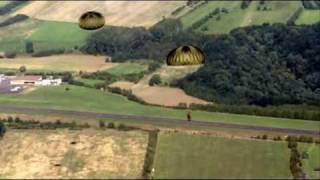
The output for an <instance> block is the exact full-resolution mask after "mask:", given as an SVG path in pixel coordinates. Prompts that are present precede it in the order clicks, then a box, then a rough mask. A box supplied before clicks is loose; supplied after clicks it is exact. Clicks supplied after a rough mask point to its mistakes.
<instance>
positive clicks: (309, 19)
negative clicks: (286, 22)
mask: <svg viewBox="0 0 320 180" xmlns="http://www.w3.org/2000/svg"><path fill="white" fill-rule="evenodd" d="M318 22H320V10H304V11H303V12H302V14H301V15H300V16H299V18H298V19H297V21H296V24H314V23H318Z"/></svg>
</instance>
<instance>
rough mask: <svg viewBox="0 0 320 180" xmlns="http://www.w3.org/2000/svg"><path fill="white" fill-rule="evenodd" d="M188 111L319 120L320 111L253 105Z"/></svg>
mask: <svg viewBox="0 0 320 180" xmlns="http://www.w3.org/2000/svg"><path fill="white" fill-rule="evenodd" d="M189 108H190V109H193V110H204V111H210V112H226V113H234V114H247V115H256V116H270V117H281V118H290V119H305V120H320V111H319V110H317V109H316V108H313V107H312V106H303V105H301V106H298V105H295V106H287V105H284V106H267V107H259V106H254V105H225V104H219V105H215V104H207V105H202V104H193V103H192V104H190V106H189Z"/></svg>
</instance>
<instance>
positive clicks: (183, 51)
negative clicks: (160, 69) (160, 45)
mask: <svg viewBox="0 0 320 180" xmlns="http://www.w3.org/2000/svg"><path fill="white" fill-rule="evenodd" d="M204 62H205V60H204V54H203V52H202V51H201V50H200V49H199V48H197V47H193V46H182V47H178V48H176V49H174V50H172V51H171V52H170V53H169V54H168V56H167V64H168V66H182V65H196V64H204Z"/></svg>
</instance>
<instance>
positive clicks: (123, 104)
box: [0, 86, 320, 130]
mask: <svg viewBox="0 0 320 180" xmlns="http://www.w3.org/2000/svg"><path fill="white" fill-rule="evenodd" d="M66 87H69V88H70V91H66V90H65V88H66ZM0 104H5V105H11V106H22V107H40V108H52V109H62V110H77V111H90V112H103V113H116V114H130V115H143V116H151V117H152V116H153V117H170V118H177V119H181V120H185V119H186V114H187V110H178V109H172V108H164V107H156V106H148V105H142V104H139V103H136V102H133V101H129V100H127V99H126V98H125V97H123V96H120V95H115V94H112V93H109V92H101V91H99V90H96V89H91V88H85V87H78V86H59V87H38V88H37V89H36V90H34V91H32V92H29V93H26V94H19V95H5V94H1V95H0ZM192 118H193V119H198V120H202V121H213V122H225V123H235V124H248V125H257V126H267V127H282V128H294V129H310V130H311V129H312V130H319V128H320V122H317V121H306V120H293V119H285V118H272V117H259V116H249V115H237V114H227V113H214V112H205V111H192Z"/></svg>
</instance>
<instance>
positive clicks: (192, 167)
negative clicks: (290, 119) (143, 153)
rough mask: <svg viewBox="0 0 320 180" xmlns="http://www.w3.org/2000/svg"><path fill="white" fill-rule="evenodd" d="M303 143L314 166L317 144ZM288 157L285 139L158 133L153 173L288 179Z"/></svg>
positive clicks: (177, 175) (183, 175)
mask: <svg viewBox="0 0 320 180" xmlns="http://www.w3.org/2000/svg"><path fill="white" fill-rule="evenodd" d="M302 145H303V147H304V148H307V149H309V150H310V151H314V152H312V153H310V158H309V160H310V162H308V163H310V164H312V165H311V166H312V167H313V168H314V167H316V166H317V165H319V162H317V163H316V165H315V161H316V159H315V158H318V157H319V154H316V153H319V151H318V148H319V147H320V146H319V145H314V144H313V145H310V144H302ZM299 146H301V144H299ZM314 149H317V150H314ZM289 158H290V151H289V149H288V148H287V143H286V142H272V141H262V140H260V141H258V140H245V139H228V138H222V137H208V136H203V135H191V134H189V135H188V134H183V133H171V134H170V133H161V134H160V136H159V139H158V145H157V149H156V157H155V162H154V168H155V174H154V176H155V178H160V179H163V178H200V179H201V178H244V179H245V178H249V179H257V178H263V179H272V178H278V179H279V178H281V179H291V178H292V176H291V173H290V170H289ZM311 159H312V160H311ZM190 162H192V163H190ZM303 167H304V169H305V171H306V173H307V174H308V175H309V176H310V175H311V174H312V173H314V172H313V171H312V170H311V169H310V168H306V166H303ZM310 170H311V171H310ZM311 177H315V176H314V175H311Z"/></svg>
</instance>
